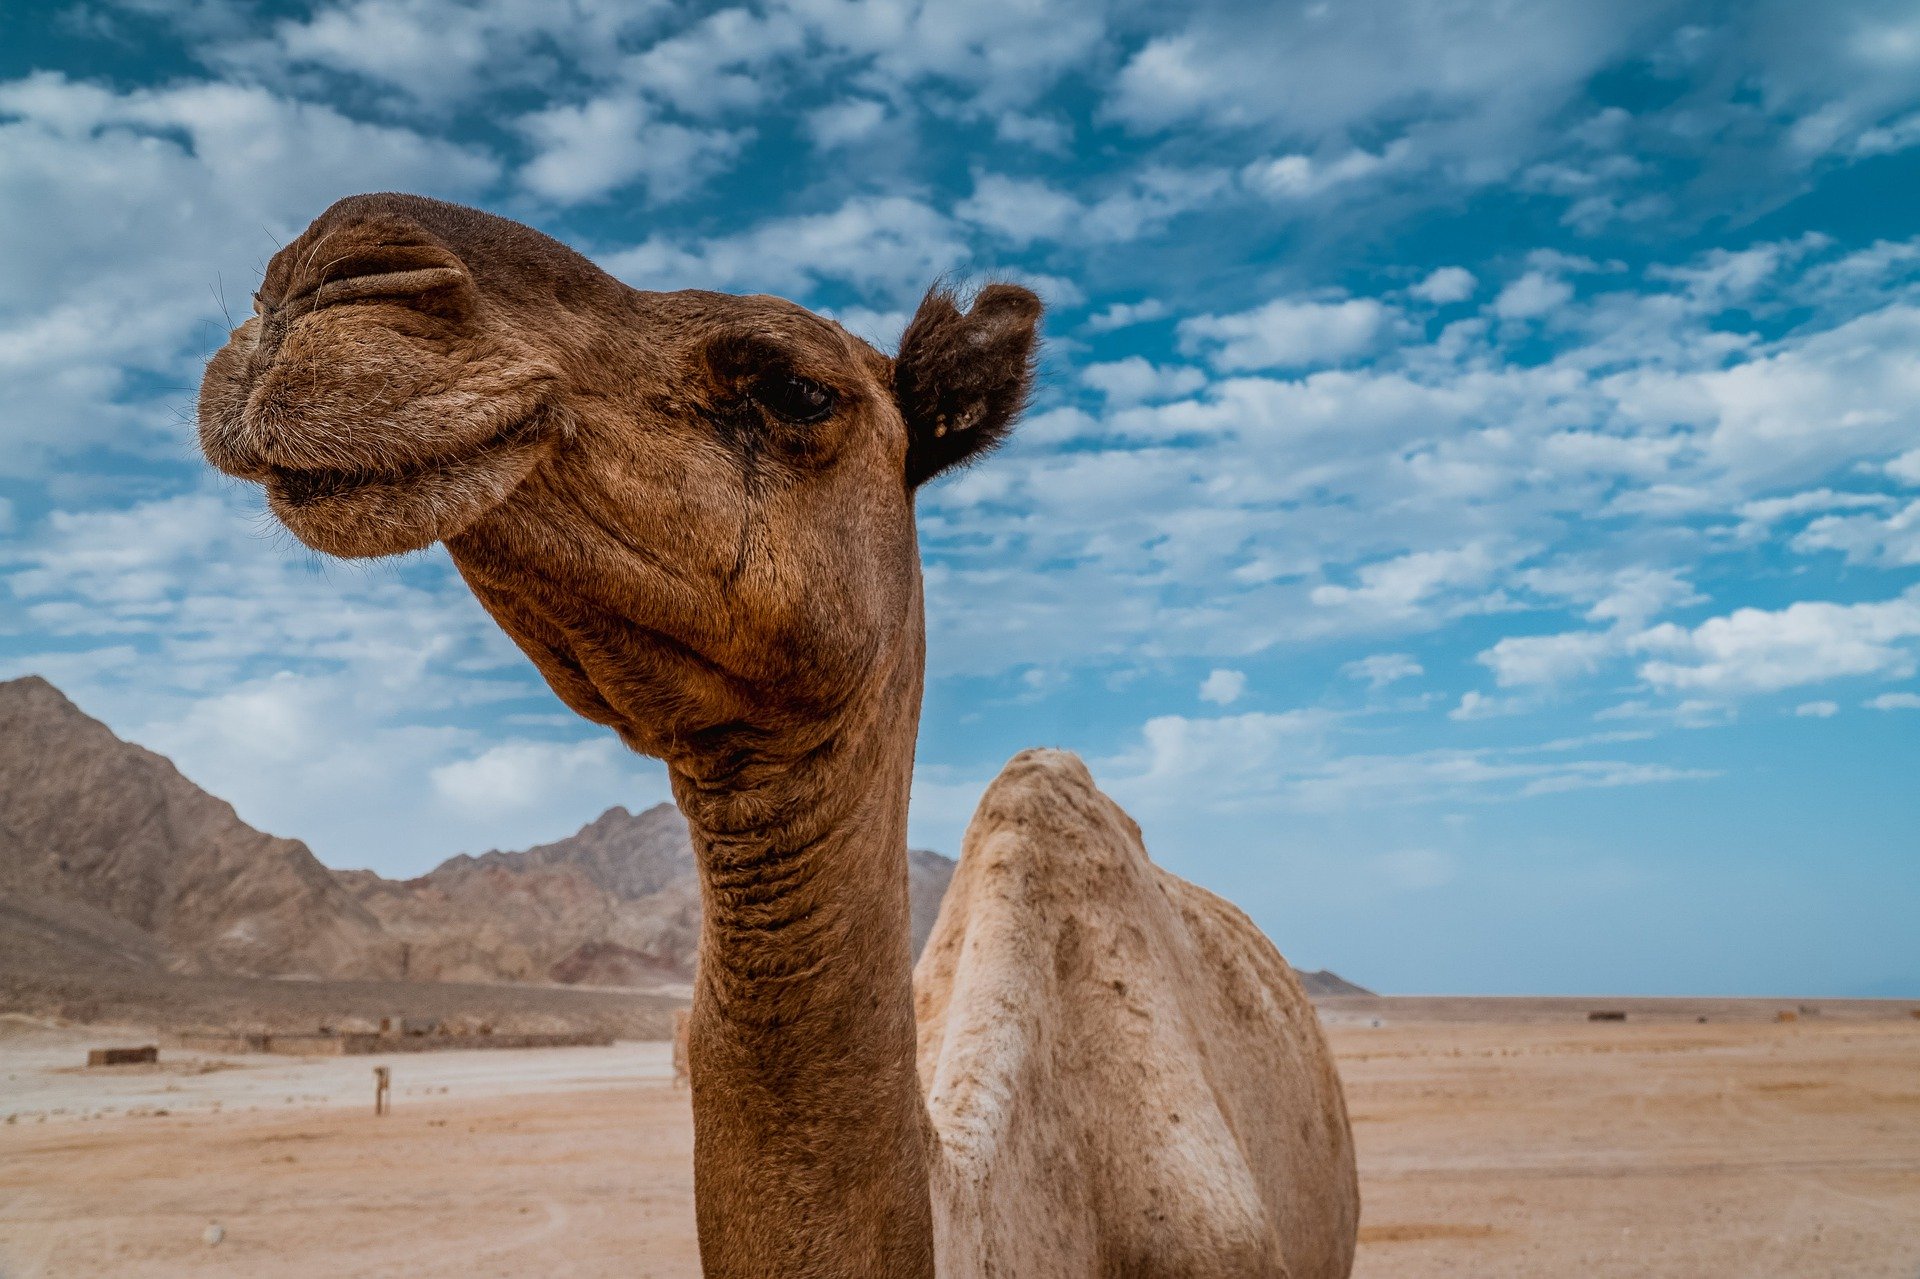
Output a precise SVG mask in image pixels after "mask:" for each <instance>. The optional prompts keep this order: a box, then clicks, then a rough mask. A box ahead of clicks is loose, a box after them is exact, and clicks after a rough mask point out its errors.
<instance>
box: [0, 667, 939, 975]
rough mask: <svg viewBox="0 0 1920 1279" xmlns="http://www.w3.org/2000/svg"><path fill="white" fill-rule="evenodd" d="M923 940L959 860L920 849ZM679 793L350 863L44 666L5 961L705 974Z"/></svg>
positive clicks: (12, 811) (10, 729)
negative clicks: (408, 854) (570, 825)
mask: <svg viewBox="0 0 1920 1279" xmlns="http://www.w3.org/2000/svg"><path fill="white" fill-rule="evenodd" d="M908 866H909V876H910V884H911V891H912V894H913V904H912V910H913V929H914V948H915V951H916V953H917V952H918V949H919V947H920V946H921V945H922V944H923V943H924V942H925V940H926V936H927V933H928V932H930V931H931V930H932V927H933V921H934V917H935V916H936V915H937V914H938V912H939V909H940V898H941V896H942V894H944V893H945V892H946V888H947V882H948V881H949V880H950V879H951V878H952V877H953V863H952V862H951V861H950V860H948V859H947V858H945V857H942V856H940V855H939V854H938V853H931V852H925V851H920V850H915V851H913V852H912V853H910V854H909V863H908ZM699 899H700V887H699V878H698V874H697V872H696V870H695V867H694V861H693V846H692V843H691V842H690V840H689V838H688V834H687V824H686V822H685V820H684V819H683V818H682V817H681V816H680V813H679V811H678V810H677V809H675V808H674V807H673V806H672V805H671V804H660V805H656V806H655V807H653V808H649V809H647V810H646V811H645V812H642V813H637V814H636V813H630V812H628V811H627V810H626V809H624V808H610V809H608V810H607V811H606V812H605V813H602V814H601V815H600V816H599V817H597V818H595V819H594V820H593V821H592V822H589V823H588V824H587V825H586V826H583V827H582V828H581V829H580V830H578V831H577V832H575V833H574V834H572V835H570V836H568V837H567V838H565V839H562V840H557V841H555V842H554V843H551V844H542V845H540V846H538V847H535V848H529V849H526V850H524V851H521V852H498V851H496V852H488V853H483V854H481V855H480V856H478V857H470V856H466V855H464V854H463V855H461V856H457V857H453V858H450V859H448V860H447V861H445V862H443V863H441V864H440V865H439V866H437V867H435V868H434V869H433V870H432V871H430V872H428V873H427V874H425V875H422V876H420V877H418V878H416V879H408V880H391V879H386V878H383V877H382V876H380V875H377V874H375V873H374V872H372V871H368V870H347V871H334V870H329V869H328V868H327V867H325V866H323V865H322V864H321V863H320V862H319V860H318V859H317V858H315V857H314V856H313V854H312V853H311V852H310V851H309V850H308V849H307V847H306V845H304V844H301V843H299V842H297V841H295V840H290V839H276V838H275V837H273V836H271V835H266V834H263V833H261V832H260V831H257V830H254V829H253V828H252V827H250V826H248V825H247V824H246V823H245V822H243V821H241V820H240V818H239V817H238V815H236V814H235V813H234V811H233V808H232V806H231V805H229V804H227V803H226V802H225V801H224V800H220V799H217V798H215V797H214V796H212V795H209V794H207V793H206V792H205V791H203V790H201V789H200V788H199V787H197V786H195V785H194V784H193V783H192V782H190V781H188V780H187V779H186V778H185V777H183V776H182V775H181V774H180V772H179V770H178V769H176V768H175V767H174V766H173V764H172V763H170V762H169V761H168V760H167V759H166V758H164V757H163V756H160V755H157V754H155V753H154V752H152V751H149V750H147V749H145V748H144V747H140V746H135V745H133V744H132V743H129V742H124V741H122V740H120V739H119V738H118V737H116V736H114V734H113V732H112V731H111V730H110V729H108V728H107V726H106V725H104V724H102V723H100V722H99V721H98V720H95V719H93V718H91V717H90V716H88V715H87V714H86V713H85V712H83V711H81V710H80V709H79V708H78V707H77V706H75V705H74V704H73V703H72V702H70V701H69V700H67V698H66V697H65V696H64V695H63V694H62V693H61V692H60V691H59V690H58V689H56V688H55V687H54V686H53V685H51V684H49V683H47V682H46V681H45V680H43V679H40V678H38V677H35V676H29V677H27V678H25V679H17V680H12V681H7V682H4V683H0V958H4V959H5V960H6V961H7V962H8V963H9V965H10V966H15V967H19V966H24V965H26V964H28V963H29V962H31V963H35V964H44V965H48V966H51V967H54V968H59V969H63V970H70V969H73V968H82V967H107V968H117V969H126V968H136V969H137V968H159V969H163V970H167V971H173V972H191V973H219V974H230V975H236V976H304V977H329V978H410V979H414V980H438V981H517V982H561V983H565V984H569V985H646V984H657V983H659V982H661V981H673V982H679V981H685V980H686V979H688V978H689V977H690V976H691V975H692V971H693V956H694V949H695V945H696V942H697V938H698V936H699V922H700V910H699Z"/></svg>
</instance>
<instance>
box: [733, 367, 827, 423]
mask: <svg viewBox="0 0 1920 1279" xmlns="http://www.w3.org/2000/svg"><path fill="white" fill-rule="evenodd" d="M750 394H751V395H752V397H753V402H754V403H755V404H758V405H759V406H760V407H761V408H763V409H766V410H767V411H768V412H771V413H775V414H778V415H779V416H781V417H783V418H785V419H787V420H788V421H789V422H818V421H819V420H820V419H821V418H823V417H825V416H826V415H827V414H829V413H831V412H833V392H832V391H829V390H828V389H827V388H826V387H824V386H821V385H820V384H819V383H818V382H815V381H812V380H811V379H808V378H803V377H796V376H794V375H793V374H791V373H775V374H772V375H771V376H768V377H763V378H761V379H760V380H759V381H757V382H755V383H754V384H753V389H752V391H751V392H750Z"/></svg>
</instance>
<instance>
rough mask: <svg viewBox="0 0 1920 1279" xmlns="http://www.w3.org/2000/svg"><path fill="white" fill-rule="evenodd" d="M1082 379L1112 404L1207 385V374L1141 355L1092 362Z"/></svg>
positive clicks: (1166, 395)
mask: <svg viewBox="0 0 1920 1279" xmlns="http://www.w3.org/2000/svg"><path fill="white" fill-rule="evenodd" d="M1080 380H1081V381H1083V382H1085V383H1086V384H1087V385H1088V386H1091V387H1093V388H1094V389H1095V390H1097V391H1099V392H1100V394H1101V395H1103V396H1105V397H1106V400H1107V403H1109V404H1115V405H1120V404H1144V403H1147V402H1149V401H1153V400H1171V399H1175V398H1177V397H1179V396H1182V395H1191V394H1192V393H1193V392H1195V391H1197V390H1199V389H1200V388H1201V387H1203V386H1205V385H1206V382H1207V375H1206V374H1205V373H1202V372H1201V371H1200V370H1199V369H1196V368H1189V367H1185V366H1182V365H1177V364H1174V365H1155V364H1151V363H1149V362H1148V361H1146V360H1145V359H1142V358H1141V357H1140V356H1137V355H1129V356H1128V357H1127V358H1126V359H1124V360H1115V361H1112V362H1111V363H1107V364H1089V365H1087V366H1085V367H1084V368H1082V369H1081V370H1080Z"/></svg>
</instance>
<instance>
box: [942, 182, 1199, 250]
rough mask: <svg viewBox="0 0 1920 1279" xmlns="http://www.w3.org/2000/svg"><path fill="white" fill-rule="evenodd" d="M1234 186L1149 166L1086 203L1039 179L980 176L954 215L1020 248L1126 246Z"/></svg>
mask: <svg viewBox="0 0 1920 1279" xmlns="http://www.w3.org/2000/svg"><path fill="white" fill-rule="evenodd" d="M1226 186H1227V178H1226V175H1225V174H1223V173H1220V172H1216V171H1210V170H1180V169H1160V168H1151V167H1149V168H1145V169H1140V170H1136V171H1134V172H1132V173H1130V174H1129V175H1128V176H1127V180H1126V182H1125V183H1124V184H1122V185H1121V186H1120V187H1119V189H1117V190H1114V191H1110V192H1109V193H1107V194H1105V195H1102V196H1100V197H1098V198H1096V199H1088V200H1082V199H1080V198H1078V197H1076V196H1074V195H1071V194H1069V193H1067V192H1065V191H1062V190H1060V189H1059V188H1057V187H1054V186H1052V185H1050V184H1048V183H1047V182H1044V181H1041V180H1040V179H1037V178H1013V177H1007V176H1006V175H1004V174H998V173H980V174H976V175H975V176H974V180H973V194H972V195H970V196H968V197H967V198H966V199H965V200H962V201H961V202H960V203H959V204H958V205H956V206H955V208H954V212H955V214H956V215H958V216H959V217H960V218H961V219H962V220H963V221H966V222H971V223H973V224H974V225H975V226H979V227H982V228H984V229H985V230H988V231H990V232H992V233H994V234H995V235H998V236H1000V237H1001V238H1002V239H1005V240H1008V241H1010V242H1012V243H1014V244H1021V245H1024V244H1032V243H1034V242H1036V241H1065V242H1070V243H1074V244H1087V243H1093V244H1124V243H1126V242H1128V241H1131V240H1137V239H1139V238H1140V237H1141V236H1143V235H1146V234H1148V233H1149V232H1153V231H1158V230H1160V229H1161V228H1163V227H1164V226H1165V225H1166V224H1167V223H1168V222H1170V221H1172V220H1173V219H1174V218H1176V217H1179V216H1180V215H1181V214H1183V213H1187V212H1189V211H1191V210H1193V209H1197V208H1200V207H1202V206H1204V205H1206V204H1207V203H1209V202H1210V201H1212V200H1213V199H1214V197H1215V196H1216V195H1218V194H1219V193H1220V192H1222V191H1223V190H1225V189H1226Z"/></svg>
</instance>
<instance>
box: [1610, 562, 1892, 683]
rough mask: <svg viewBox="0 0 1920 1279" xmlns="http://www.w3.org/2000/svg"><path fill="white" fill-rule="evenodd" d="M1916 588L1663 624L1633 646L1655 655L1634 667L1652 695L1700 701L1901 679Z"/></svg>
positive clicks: (1748, 609)
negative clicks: (1850, 680) (1670, 693)
mask: <svg viewBox="0 0 1920 1279" xmlns="http://www.w3.org/2000/svg"><path fill="white" fill-rule="evenodd" d="M1917 640H1920V587H1916V588H1914V589H1913V590H1909V591H1907V592H1906V593H1905V594H1903V595H1899V596H1895V597H1894V598H1892V599H1887V600H1880V601H1874V602H1868V603H1861V604H1833V603H1828V602H1825V601H1813V600H1803V601H1800V602H1798V603H1794V604H1789V605H1787V606H1786V607H1785V608H1781V609H1760V608H1741V609H1736V610H1734V611H1733V612H1732V613H1729V614H1727V615H1725V616H1723V617H1714V618H1709V619H1708V620H1706V621H1704V622H1702V623H1700V624H1699V625H1698V626H1695V627H1693V628H1691V629H1689V628H1686V627H1680V626H1675V625H1673V624H1671V623H1668V624H1665V625H1662V626H1657V627H1654V628H1652V629H1651V630H1649V631H1648V632H1646V633H1645V634H1644V635H1643V636H1641V637H1640V639H1639V644H1640V646H1642V647H1644V648H1646V649H1648V650H1650V651H1651V652H1653V653H1656V654H1658V656H1655V657H1653V658H1651V659H1650V660H1648V661H1646V662H1645V663H1643V664H1642V665H1641V667H1640V674H1641V676H1642V678H1644V679H1646V680H1647V681H1648V682H1649V683H1651V684H1653V685H1654V686H1655V687H1656V688H1660V689H1673V690H1680V691H1683V692H1692V693H1700V694H1707V695H1721V694H1740V693H1753V692H1772V691H1776V690H1779V689H1786V688H1794V687H1798V686H1800V685H1805V684H1815V683H1821V682H1824V681H1826V680H1831V679H1840V678H1843V677H1848V676H1881V677H1885V678H1905V677H1906V676H1908V675H1911V674H1912V673H1913V671H1914V669H1915V665H1916V660H1917V659H1916V649H1917V648H1920V645H1917V644H1916V643H1915V641H1917Z"/></svg>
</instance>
